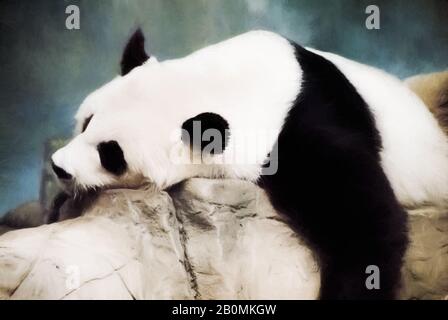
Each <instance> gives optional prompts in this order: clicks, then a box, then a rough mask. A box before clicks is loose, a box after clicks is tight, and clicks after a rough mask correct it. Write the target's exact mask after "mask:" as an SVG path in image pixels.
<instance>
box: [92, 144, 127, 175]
mask: <svg viewBox="0 0 448 320" xmlns="http://www.w3.org/2000/svg"><path fill="white" fill-rule="evenodd" d="M97 150H98V154H99V155H100V161H101V165H102V166H103V168H104V169H106V170H107V171H109V172H110V173H113V174H115V175H117V176H119V175H121V174H123V173H124V172H125V171H126V168H127V163H126V160H125V159H124V154H123V150H122V149H121V147H120V145H119V144H118V142H117V141H108V142H101V143H100V144H99V145H98V146H97Z"/></svg>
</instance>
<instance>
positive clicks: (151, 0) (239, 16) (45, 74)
mask: <svg viewBox="0 0 448 320" xmlns="http://www.w3.org/2000/svg"><path fill="white" fill-rule="evenodd" d="M70 4H75V5H77V6H79V8H80V13H81V21H80V22H81V24H80V27H81V28H80V30H67V29H66V27H65V20H66V18H67V14H66V13H65V9H66V7H67V6H68V5H70ZM370 4H375V5H377V6H379V7H380V10H381V11H380V12H381V29H380V30H368V29H366V27H365V20H366V18H367V14H366V13H365V9H366V7H367V6H368V5H370ZM447 17H448V1H447V0H432V1H430V0H418V1H409V0H384V1H380V0H375V1H363V0H332V1H326V0H320V1H319V0H295V1H293V0H289V1H287V0H188V1H186V0H145V1H144V0H141V1H139V0H132V1H130V0H109V1H105V0H88V1H87V0H84V1H81V0H78V1H76V0H70V1H64V0H59V1H55V0H35V1H29V0H1V1H0V34H1V36H0V71H1V77H0V216H1V215H2V214H3V213H5V212H7V211H8V210H10V209H12V208H14V207H16V206H17V205H19V204H21V203H23V202H26V201H30V200H37V199H39V192H40V191H39V190H40V189H41V180H42V169H43V166H44V160H43V159H44V155H45V154H46V153H48V152H49V150H48V148H49V147H48V146H49V145H50V148H51V143H54V141H56V144H57V141H58V140H55V139H56V138H59V137H68V136H69V135H70V133H71V131H72V129H73V124H74V123H73V120H72V119H73V115H74V112H75V111H76V109H77V107H78V106H79V104H80V103H81V101H82V100H83V98H84V97H85V96H86V95H87V94H88V93H89V92H91V91H92V90H94V89H95V88H97V87H98V86H99V85H101V84H103V83H105V82H107V81H109V80H110V79H111V78H112V77H114V76H115V75H116V74H118V71H119V61H120V56H121V52H122V48H123V46H124V45H125V43H126V40H127V38H128V37H129V35H130V34H131V33H132V31H133V30H135V29H136V27H137V26H141V27H142V29H143V31H144V32H145V34H146V38H147V50H149V51H150V52H151V54H153V55H155V56H157V57H158V58H159V60H163V59H169V58H175V57H180V56H183V55H186V54H188V53H190V52H191V51H193V50H196V49H198V48H201V47H203V46H205V45H208V44H211V43H214V42H218V41H220V40H223V39H226V38H228V37H231V36H233V35H236V34H239V33H242V32H244V31H247V30H251V29H257V28H262V29H268V30H272V31H276V32H279V33H281V34H283V35H285V36H287V37H289V38H290V39H292V40H295V41H297V42H299V43H301V44H303V45H307V46H312V47H315V48H318V49H321V50H326V51H332V52H335V53H339V54H341V55H344V56H346V57H348V58H352V59H355V60H358V61H361V62H364V63H367V64H371V65H374V66H377V67H380V68H383V69H385V70H387V71H389V72H391V73H393V74H395V75H397V76H399V77H401V78H404V77H407V76H410V75H413V74H416V73H424V72H432V71H438V70H442V69H446V68H447V67H448V20H447ZM49 141H52V142H51V143H50V144H49ZM44 176H45V174H44Z"/></svg>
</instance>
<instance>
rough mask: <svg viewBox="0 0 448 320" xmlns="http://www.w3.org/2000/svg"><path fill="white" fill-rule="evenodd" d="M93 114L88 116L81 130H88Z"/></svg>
mask: <svg viewBox="0 0 448 320" xmlns="http://www.w3.org/2000/svg"><path fill="white" fill-rule="evenodd" d="M92 117H93V115H91V116H90V117H88V118H86V120H84V123H83V124H82V130H81V132H84V131H86V129H87V127H88V126H89V123H90V120H92Z"/></svg>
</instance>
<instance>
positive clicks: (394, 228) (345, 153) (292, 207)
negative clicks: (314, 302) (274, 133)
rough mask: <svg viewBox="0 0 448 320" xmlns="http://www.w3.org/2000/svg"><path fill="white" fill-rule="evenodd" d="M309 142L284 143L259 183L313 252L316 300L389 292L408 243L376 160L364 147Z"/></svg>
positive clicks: (389, 294)
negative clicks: (317, 288) (316, 262)
mask: <svg viewBox="0 0 448 320" xmlns="http://www.w3.org/2000/svg"><path fill="white" fill-rule="evenodd" d="M308 142H309V143H308ZM308 142H307V143H304V144H301V143H297V142H294V145H290V146H289V147H290V148H294V149H290V148H287V147H288V146H287V144H286V143H284V145H283V149H282V148H280V149H279V154H278V157H279V158H278V164H279V166H278V170H277V172H276V173H275V174H274V175H267V176H263V177H262V178H261V181H260V182H261V186H262V187H263V188H264V189H265V190H266V191H267V193H268V195H269V197H270V199H271V202H272V204H273V205H274V207H275V208H276V209H277V210H278V211H279V212H280V213H283V214H285V215H286V216H287V217H288V218H289V220H290V223H291V225H292V227H293V228H294V229H296V230H297V232H298V233H299V234H300V236H302V237H304V238H305V240H307V242H308V244H309V247H310V248H311V250H312V251H313V252H314V253H315V254H316V255H317V258H318V260H319V264H320V270H321V290H320V299H393V298H395V297H396V294H397V290H398V288H399V285H400V279H401V273H400V270H401V266H402V259H403V256H404V253H405V250H406V247H407V243H408V238H407V214H406V212H405V211H404V210H403V209H402V207H401V206H400V205H399V203H398V201H397V199H396V198H395V195H394V192H393V190H392V188H391V186H390V184H389V181H388V180H387V178H386V175H385V174H384V172H383V170H382V168H381V165H380V162H379V161H378V159H377V158H376V157H375V156H373V155H372V153H370V152H368V151H365V150H363V149H362V147H360V148H359V149H357V148H351V147H350V148H349V149H345V148H341V147H340V146H337V145H332V144H325V143H322V141H314V143H313V141H311V140H310V141H308ZM282 150H283V151H282ZM285 150H286V151H285ZM287 150H289V151H287ZM291 150H295V152H296V153H297V154H295V155H294V154H291ZM372 267H373V268H374V269H375V270H377V271H379V274H378V276H379V279H376V280H377V281H379V282H378V285H379V286H375V287H373V288H372V287H371V286H369V285H368V284H366V280H368V277H369V276H370V273H368V271H369V268H372ZM366 272H367V273H366Z"/></svg>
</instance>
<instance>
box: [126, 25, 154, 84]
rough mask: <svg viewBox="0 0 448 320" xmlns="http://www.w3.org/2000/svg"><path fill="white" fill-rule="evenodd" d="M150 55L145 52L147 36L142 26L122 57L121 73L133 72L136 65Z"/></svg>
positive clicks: (129, 42)
mask: <svg viewBox="0 0 448 320" xmlns="http://www.w3.org/2000/svg"><path fill="white" fill-rule="evenodd" d="M148 59H149V56H148V55H147V54H146V52H145V36H144V35H143V32H142V30H141V29H140V28H138V29H137V31H135V32H134V34H133V35H132V36H131V38H130V39H129V41H128V43H127V45H126V47H125V48H124V51H123V56H122V57H121V75H122V76H124V75H126V74H128V73H129V72H131V70H132V69H134V68H135V67H138V66H141V65H142V64H143V63H144V62H145V61H146V60H148Z"/></svg>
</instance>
